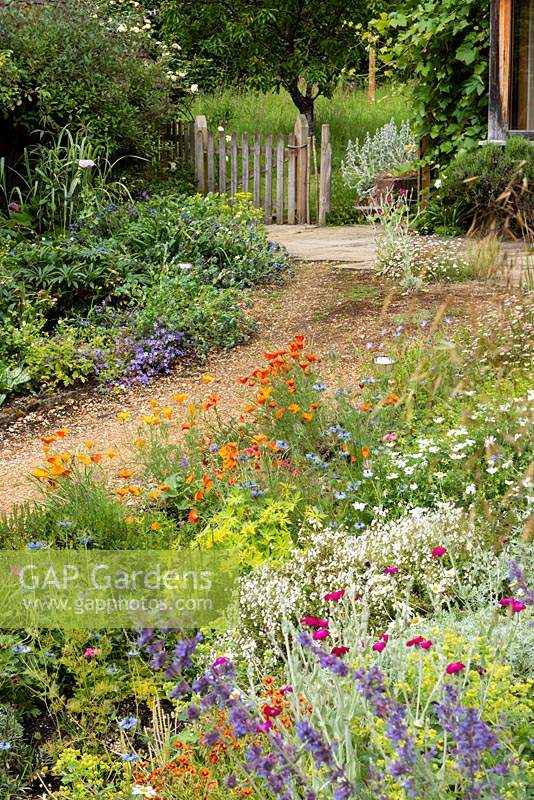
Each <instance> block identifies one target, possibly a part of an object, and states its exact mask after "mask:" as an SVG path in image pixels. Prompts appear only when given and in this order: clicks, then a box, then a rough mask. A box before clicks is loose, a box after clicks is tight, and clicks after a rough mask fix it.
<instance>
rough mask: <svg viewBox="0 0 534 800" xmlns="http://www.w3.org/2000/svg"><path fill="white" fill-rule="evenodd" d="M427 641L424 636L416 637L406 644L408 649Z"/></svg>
mask: <svg viewBox="0 0 534 800" xmlns="http://www.w3.org/2000/svg"><path fill="white" fill-rule="evenodd" d="M424 641H425V637H424V636H414V638H413V639H410V641H409V642H406V647H414V645H419V644H421V642H424Z"/></svg>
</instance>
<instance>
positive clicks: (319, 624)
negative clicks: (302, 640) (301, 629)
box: [300, 617, 329, 628]
mask: <svg viewBox="0 0 534 800" xmlns="http://www.w3.org/2000/svg"><path fill="white" fill-rule="evenodd" d="M300 624H301V625H308V627H310V628H328V625H329V622H328V620H327V619H319V617H302V619H301V620H300Z"/></svg>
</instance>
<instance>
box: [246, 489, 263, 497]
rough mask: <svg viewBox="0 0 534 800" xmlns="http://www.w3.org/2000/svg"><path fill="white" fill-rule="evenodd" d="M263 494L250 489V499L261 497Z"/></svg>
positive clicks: (259, 490) (258, 490) (257, 490)
mask: <svg viewBox="0 0 534 800" xmlns="http://www.w3.org/2000/svg"><path fill="white" fill-rule="evenodd" d="M264 494H265V492H262V491H261V489H251V490H250V496H251V497H263V495H264Z"/></svg>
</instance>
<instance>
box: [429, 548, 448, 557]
mask: <svg viewBox="0 0 534 800" xmlns="http://www.w3.org/2000/svg"><path fill="white" fill-rule="evenodd" d="M446 552H447V548H446V547H434V549H433V550H432V558H441V556H444V555H445V553H446Z"/></svg>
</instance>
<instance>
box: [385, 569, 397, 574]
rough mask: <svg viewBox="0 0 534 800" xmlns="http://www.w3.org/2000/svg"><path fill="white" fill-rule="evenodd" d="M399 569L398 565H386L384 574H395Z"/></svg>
mask: <svg viewBox="0 0 534 800" xmlns="http://www.w3.org/2000/svg"><path fill="white" fill-rule="evenodd" d="M398 571H399V568H398V567H385V568H384V575H395V574H396V573H397V572H398Z"/></svg>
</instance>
